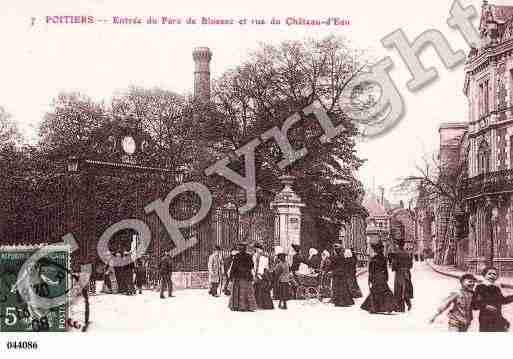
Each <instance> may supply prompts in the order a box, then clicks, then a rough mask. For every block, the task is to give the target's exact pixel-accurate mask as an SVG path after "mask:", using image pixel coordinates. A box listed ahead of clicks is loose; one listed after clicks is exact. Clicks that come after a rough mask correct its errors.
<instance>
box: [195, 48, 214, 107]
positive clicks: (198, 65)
mask: <svg viewBox="0 0 513 359" xmlns="http://www.w3.org/2000/svg"><path fill="white" fill-rule="evenodd" d="M192 58H193V59H194V97H195V98H196V99H198V100H200V101H205V102H207V101H209V100H210V60H211V59H212V52H210V49H209V48H208V47H197V48H195V49H194V51H193V52H192Z"/></svg>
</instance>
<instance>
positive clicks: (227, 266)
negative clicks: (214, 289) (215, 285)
mask: <svg viewBox="0 0 513 359" xmlns="http://www.w3.org/2000/svg"><path fill="white" fill-rule="evenodd" d="M237 253H239V251H238V250H237V247H233V248H232V251H231V253H230V255H229V256H228V257H226V258H225V259H224V260H223V269H224V287H223V293H224V295H230V294H231V291H230V289H229V284H230V272H231V269H232V263H233V258H234V257H235V255H236V254H237Z"/></svg>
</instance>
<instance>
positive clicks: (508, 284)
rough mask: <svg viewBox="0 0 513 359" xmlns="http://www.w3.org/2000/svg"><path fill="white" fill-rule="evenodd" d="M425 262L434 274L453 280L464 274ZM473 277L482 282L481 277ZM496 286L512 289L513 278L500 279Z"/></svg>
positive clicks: (458, 270)
mask: <svg viewBox="0 0 513 359" xmlns="http://www.w3.org/2000/svg"><path fill="white" fill-rule="evenodd" d="M426 262H427V264H428V265H429V266H430V267H431V269H433V270H434V271H435V272H437V273H438V274H441V275H444V276H447V277H453V278H457V279H459V278H460V277H461V276H462V275H463V274H465V273H466V272H464V271H462V270H460V269H458V268H456V267H455V266H442V265H437V264H434V263H433V261H432V260H430V259H428V260H427V261H426ZM475 277H476V278H477V279H478V280H479V281H482V280H483V277H482V276H481V275H475ZM497 284H498V285H499V286H500V287H502V288H507V289H513V278H511V277H500V278H499V280H498V281H497Z"/></svg>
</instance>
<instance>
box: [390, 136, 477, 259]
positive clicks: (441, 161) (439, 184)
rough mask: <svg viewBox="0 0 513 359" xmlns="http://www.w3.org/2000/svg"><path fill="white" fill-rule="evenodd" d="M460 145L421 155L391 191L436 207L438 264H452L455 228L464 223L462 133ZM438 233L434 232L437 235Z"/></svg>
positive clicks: (464, 151)
mask: <svg viewBox="0 0 513 359" xmlns="http://www.w3.org/2000/svg"><path fill="white" fill-rule="evenodd" d="M459 143H463V145H464V146H463V147H462V148H461V149H460V146H455V147H454V148H453V149H452V152H451V150H449V153H447V149H446V150H445V151H446V152H445V153H444V156H443V158H442V156H441V155H440V154H438V155H432V156H431V157H429V158H427V157H426V156H424V158H423V163H422V165H417V166H416V173H415V174H414V175H411V176H407V177H404V178H401V179H399V183H398V184H397V185H396V186H395V188H394V191H396V192H398V193H403V194H410V195H415V196H417V197H418V196H419V195H421V196H422V197H423V198H422V199H423V200H425V201H427V202H431V203H432V204H433V207H435V208H436V209H437V211H438V212H439V213H438V217H439V221H447V222H446V223H441V222H440V223H438V224H439V225H440V224H441V225H442V226H443V233H442V234H441V237H440V238H437V241H436V251H435V262H436V263H440V264H442V263H443V264H453V263H454V259H455V258H454V254H455V253H454V248H455V241H456V240H458V239H460V238H459V236H460V235H461V234H460V233H455V232H456V229H457V228H461V226H464V225H465V224H464V223H463V222H464V221H465V220H466V218H465V217H464V216H462V213H463V211H462V208H463V199H464V198H463V185H464V181H465V179H466V178H467V173H468V172H467V160H468V154H469V146H468V144H466V142H465V135H464V136H462V137H461V138H460V139H459ZM439 234H440V233H437V236H438V235H439Z"/></svg>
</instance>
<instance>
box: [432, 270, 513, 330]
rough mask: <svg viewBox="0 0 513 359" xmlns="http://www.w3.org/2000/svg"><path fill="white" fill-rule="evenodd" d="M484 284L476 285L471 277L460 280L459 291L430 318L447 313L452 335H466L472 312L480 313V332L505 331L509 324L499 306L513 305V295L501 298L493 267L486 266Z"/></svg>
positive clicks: (465, 276) (445, 301)
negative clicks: (454, 333) (463, 333)
mask: <svg viewBox="0 0 513 359" xmlns="http://www.w3.org/2000/svg"><path fill="white" fill-rule="evenodd" d="M482 276H483V278H484V281H483V283H481V284H478V285H477V286H476V282H477V279H476V278H475V277H474V276H473V275H472V274H468V273H467V274H464V275H462V276H461V277H460V285H461V288H460V289H459V290H458V291H455V292H453V293H451V294H450V295H449V296H448V297H447V298H446V299H445V300H444V302H443V303H442V305H441V306H440V307H439V308H438V310H437V312H436V313H435V315H434V316H433V317H432V318H431V320H430V323H433V322H434V321H435V320H436V318H437V317H438V316H439V315H440V314H442V313H443V312H445V311H446V310H448V315H447V316H448V327H449V331H452V332H466V331H467V330H468V328H469V327H470V324H471V323H472V320H473V310H478V311H479V331H480V332H506V331H508V330H509V327H510V323H509V322H508V320H506V318H504V316H503V315H502V306H503V305H505V304H509V303H512V302H513V295H509V296H504V295H503V294H502V291H501V289H500V288H499V286H497V285H496V281H497V279H498V277H499V272H498V271H497V268H495V267H492V266H490V267H486V268H485V269H484V270H483V272H482Z"/></svg>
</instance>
